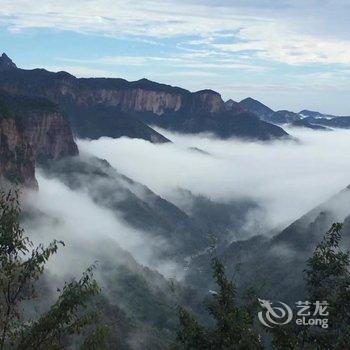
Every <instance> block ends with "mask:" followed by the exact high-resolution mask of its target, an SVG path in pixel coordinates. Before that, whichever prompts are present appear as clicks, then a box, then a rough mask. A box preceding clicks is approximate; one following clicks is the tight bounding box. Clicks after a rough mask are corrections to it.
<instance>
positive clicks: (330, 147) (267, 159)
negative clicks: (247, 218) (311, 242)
mask: <svg viewBox="0 0 350 350" xmlns="http://www.w3.org/2000/svg"><path fill="white" fill-rule="evenodd" d="M158 131H160V132H162V133H163V134H164V135H165V136H166V137H168V138H169V139H170V140H172V141H173V144H162V145H155V144H151V143H149V142H146V141H143V140H132V139H127V138H120V139H115V140H113V139H108V138H101V139H99V140H96V141H85V140H84V141H82V140H80V141H79V142H78V144H79V148H80V150H81V152H83V153H84V152H86V153H91V154H94V155H95V156H97V157H100V158H104V159H106V160H107V161H108V162H110V164H111V165H112V166H114V167H116V168H117V169H118V170H119V171H120V172H121V173H123V174H125V175H127V176H129V177H131V178H132V179H134V180H136V181H139V182H141V183H143V184H145V185H146V186H148V187H150V188H151V189H152V190H153V191H155V192H156V193H158V194H160V195H162V196H164V197H165V198H169V199H172V193H173V191H174V190H176V189H177V188H183V189H188V190H191V191H193V192H194V193H196V194H203V195H205V196H209V197H210V198H212V199H214V200H217V201H227V200H229V199H231V198H235V197H249V198H253V199H256V200H257V201H258V202H259V203H260V204H261V205H262V206H263V207H264V208H266V216H267V217H266V219H267V221H268V223H269V224H270V227H271V228H274V227H276V226H280V225H287V224H288V223H290V222H292V221H294V220H295V219H297V218H299V217H300V216H301V215H303V214H305V213H306V212H307V211H309V210H310V209H312V208H313V207H315V206H316V205H318V204H320V203H321V202H323V201H325V200H327V199H328V198H329V197H330V196H332V195H334V194H336V193H337V192H338V191H340V190H342V189H343V188H345V187H346V186H347V185H349V183H350V179H349V177H348V172H349V170H350V169H349V167H350V165H349V164H350V163H349V159H350V154H349V153H348V149H349V147H350V137H349V136H350V132H349V131H347V130H335V131H332V132H324V131H313V130H311V131H300V129H294V128H293V129H288V130H287V131H288V132H289V133H290V134H291V135H293V136H295V137H296V138H297V141H275V142H270V143H266V142H260V143H259V142H243V141H238V140H226V141H225V140H224V141H223V140H218V139H215V138H213V137H210V136H209V135H200V136H193V135H181V134H174V133H169V132H167V131H165V130H160V129H159V130H158ZM192 147H196V148H198V149H200V150H202V151H205V152H207V153H208V154H203V153H200V152H199V151H195V150H191V148H192Z"/></svg>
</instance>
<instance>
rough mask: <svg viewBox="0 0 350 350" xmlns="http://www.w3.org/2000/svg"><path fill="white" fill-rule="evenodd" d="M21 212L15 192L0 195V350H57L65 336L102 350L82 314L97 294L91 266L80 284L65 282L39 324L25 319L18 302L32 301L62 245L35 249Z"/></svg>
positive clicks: (89, 314) (90, 315)
mask: <svg viewBox="0 0 350 350" xmlns="http://www.w3.org/2000/svg"><path fill="white" fill-rule="evenodd" d="M20 213H21V212H20V206H19V202H18V192H17V191H10V192H8V193H5V192H4V191H0V349H1V350H3V349H23V350H31V349H33V350H34V349H35V350H39V349H45V350H46V349H62V348H64V347H65V346H64V345H65V344H66V342H67V340H68V339H69V337H70V336H76V337H78V338H79V336H80V338H83V340H82V341H81V342H80V343H82V344H81V348H84V349H102V348H103V343H104V341H103V335H104V334H105V331H106V330H105V329H104V328H103V327H102V328H101V327H94V322H95V321H96V316H97V314H96V312H94V311H87V307H88V302H89V300H90V299H91V298H92V297H93V296H94V295H96V294H97V293H99V287H98V285H97V282H96V280H95V279H94V278H93V274H92V272H93V267H90V268H89V269H88V270H87V271H86V272H85V273H84V274H83V276H82V277H81V279H79V280H72V281H70V282H68V283H66V284H65V286H64V288H63V290H62V291H61V295H60V296H59V298H58V300H57V301H56V302H55V303H54V304H53V305H52V307H51V308H50V309H49V311H48V312H46V313H45V314H44V315H42V316H41V317H40V318H39V319H38V320H35V321H30V320H25V319H24V316H23V315H22V313H21V306H22V302H24V301H29V300H33V299H35V298H36V295H35V282H36V281H37V280H38V279H39V278H40V276H41V275H42V274H43V271H44V267H45V264H46V262H47V261H48V260H49V258H50V257H51V256H52V255H53V254H55V253H56V252H57V249H58V246H59V245H64V244H63V242H61V241H56V240H55V241H53V242H51V243H50V244H49V245H48V246H47V247H44V246H43V245H39V246H38V247H34V246H33V244H32V242H31V241H30V240H29V239H28V237H26V236H25V232H24V230H23V229H22V228H21V226H20ZM87 329H88V330H89V333H90V335H89V336H87V337H86V336H85V335H84V332H85V331H86V330H87ZM84 338H85V339H84ZM96 339H99V341H98V343H97V342H96Z"/></svg>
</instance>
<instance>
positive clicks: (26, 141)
mask: <svg viewBox="0 0 350 350" xmlns="http://www.w3.org/2000/svg"><path fill="white" fill-rule="evenodd" d="M77 154H78V148H77V145H76V144H75V142H74V139H73V134H72V131H71V129H70V126H69V123H68V121H67V119H66V118H65V117H64V116H63V115H62V114H61V113H60V112H59V110H58V108H57V106H55V105H54V104H52V103H51V102H49V101H47V100H44V99H41V98H30V97H25V96H17V95H12V94H9V93H7V92H3V91H0V174H1V177H2V178H3V179H7V180H9V181H10V182H15V183H18V184H24V185H26V186H30V187H35V186H36V181H35V164H36V162H45V161H47V160H57V159H61V158H63V157H66V156H74V155H77Z"/></svg>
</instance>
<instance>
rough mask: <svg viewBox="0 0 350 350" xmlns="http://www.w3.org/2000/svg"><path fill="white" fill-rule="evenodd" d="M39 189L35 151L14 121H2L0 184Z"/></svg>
mask: <svg viewBox="0 0 350 350" xmlns="http://www.w3.org/2000/svg"><path fill="white" fill-rule="evenodd" d="M6 181H9V182H12V183H16V184H23V185H25V186H27V187H37V182H36V180H35V158H34V155H33V150H32V148H31V146H30V145H29V143H28V142H27V141H26V140H25V138H24V136H23V134H21V133H20V131H19V130H18V129H17V125H16V122H15V120H14V119H9V118H6V119H5V118H1V119H0V183H1V184H2V185H3V184H4V183H5V182H6Z"/></svg>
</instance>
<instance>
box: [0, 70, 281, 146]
mask: <svg viewBox="0 0 350 350" xmlns="http://www.w3.org/2000/svg"><path fill="white" fill-rule="evenodd" d="M0 87H1V88H3V89H6V90H7V91H10V92H15V93H21V94H25V95H31V96H40V97H44V98H47V99H49V100H50V101H53V102H54V103H57V104H59V105H60V106H61V107H62V108H63V109H65V111H66V112H67V115H68V117H69V121H70V123H71V125H72V128H73V130H74V132H75V133H76V134H77V135H78V136H80V137H88V138H99V137H101V136H110V137H120V136H128V137H131V138H143V139H146V140H149V141H151V142H167V141H168V140H167V139H166V138H164V137H163V136H162V135H160V134H159V133H157V132H156V131H155V130H153V129H152V128H150V127H149V126H151V125H158V126H161V127H163V128H167V129H171V130H176V131H181V132H190V133H192V132H203V131H205V132H212V133H214V134H216V135H217V136H220V137H221V136H222V135H224V134H225V136H224V137H234V136H238V137H248V138H253V139H254V138H256V139H270V138H273V137H281V136H285V135H287V134H286V133H285V132H284V130H283V129H281V128H279V129H276V128H275V127H268V125H266V124H262V123H259V122H256V120H255V119H254V118H251V117H249V118H248V119H247V120H252V121H253V123H252V124H251V125H248V126H247V123H243V124H242V125H239V123H240V120H241V119H242V118H241V114H242V113H244V112H242V111H237V110H227V108H225V103H224V101H223V100H222V98H221V96H220V94H218V93H217V92H215V91H212V90H202V91H198V92H195V93H191V92H190V91H188V90H185V89H181V88H178V87H173V86H169V85H165V84H158V83H155V82H152V81H149V80H147V79H141V80H139V81H135V82H128V81H126V80H123V79H105V78H90V79H77V78H75V77H74V76H72V75H70V74H68V73H65V72H58V73H52V72H48V71H45V70H43V69H35V70H23V69H18V68H16V69H10V70H5V71H4V72H2V74H0ZM92 110H93V111H94V113H93V114H92V113H91V112H90V111H92ZM236 114H240V116H239V117H238V118H237V116H236ZM244 121H245V122H246V120H244ZM224 129H225V132H221V131H222V130H224ZM218 131H219V132H218ZM106 133H107V134H108V135H107V134H106Z"/></svg>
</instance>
